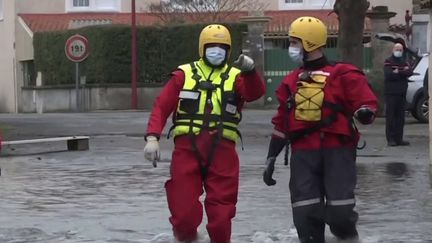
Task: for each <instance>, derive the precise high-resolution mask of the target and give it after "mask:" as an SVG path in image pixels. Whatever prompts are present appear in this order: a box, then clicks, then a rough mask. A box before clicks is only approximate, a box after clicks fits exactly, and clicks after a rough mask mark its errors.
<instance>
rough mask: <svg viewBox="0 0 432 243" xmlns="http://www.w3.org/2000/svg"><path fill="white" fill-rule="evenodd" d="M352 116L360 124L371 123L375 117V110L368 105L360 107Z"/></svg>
mask: <svg viewBox="0 0 432 243" xmlns="http://www.w3.org/2000/svg"><path fill="white" fill-rule="evenodd" d="M354 117H355V118H356V119H357V120H358V121H359V122H360V123H362V124H365V125H366V124H371V123H372V122H373V121H374V119H375V111H373V110H371V109H370V108H369V107H360V109H358V110H356V112H354Z"/></svg>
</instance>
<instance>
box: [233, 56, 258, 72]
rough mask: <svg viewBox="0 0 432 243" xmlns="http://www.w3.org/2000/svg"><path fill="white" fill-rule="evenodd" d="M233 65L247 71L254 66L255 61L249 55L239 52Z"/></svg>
mask: <svg viewBox="0 0 432 243" xmlns="http://www.w3.org/2000/svg"><path fill="white" fill-rule="evenodd" d="M234 66H236V67H237V68H238V69H240V70H241V71H242V72H248V71H252V70H253V69H254V68H255V62H254V60H252V58H250V57H249V56H246V55H245V54H240V56H239V58H238V59H237V60H235V61H234Z"/></svg>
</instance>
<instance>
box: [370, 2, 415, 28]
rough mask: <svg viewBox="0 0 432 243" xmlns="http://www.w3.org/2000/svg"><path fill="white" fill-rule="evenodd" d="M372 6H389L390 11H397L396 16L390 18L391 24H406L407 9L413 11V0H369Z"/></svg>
mask: <svg viewBox="0 0 432 243" xmlns="http://www.w3.org/2000/svg"><path fill="white" fill-rule="evenodd" d="M368 1H369V2H370V6H371V8H372V6H388V9H389V11H390V12H395V13H397V14H396V16H395V17H393V18H391V19H390V24H405V11H406V10H409V11H410V13H412V10H413V3H412V0H368Z"/></svg>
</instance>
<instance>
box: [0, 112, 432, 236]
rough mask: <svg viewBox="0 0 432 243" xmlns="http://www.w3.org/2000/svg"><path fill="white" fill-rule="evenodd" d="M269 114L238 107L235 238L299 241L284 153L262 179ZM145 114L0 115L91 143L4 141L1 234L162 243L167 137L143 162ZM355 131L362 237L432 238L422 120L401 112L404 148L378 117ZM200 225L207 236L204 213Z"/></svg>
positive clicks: (9, 130) (11, 127) (24, 130)
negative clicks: (154, 159) (270, 175)
mask: <svg viewBox="0 0 432 243" xmlns="http://www.w3.org/2000/svg"><path fill="white" fill-rule="evenodd" d="M273 112H274V111H273V110H269V111H264V110H246V111H245V112H244V116H243V121H242V125H241V126H240V130H241V131H242V135H243V143H244V145H243V146H244V150H243V151H242V150H241V146H240V145H239V146H238V152H239V154H240V160H241V169H240V175H241V178H240V193H239V203H238V204H237V216H236V218H235V219H234V221H233V242H237V243H241V242H255V243H259V242H262V243H271V242H284V243H289V242H297V240H296V230H295V228H294V225H293V222H292V217H291V203H290V197H289V189H288V182H289V167H286V166H284V165H283V154H281V155H280V156H279V157H278V161H277V164H276V172H275V175H274V178H275V179H276V180H277V184H276V186H274V187H268V186H266V185H265V184H264V183H263V181H262V171H263V168H264V166H263V165H264V159H265V156H266V154H267V146H268V142H269V136H270V134H271V131H272V129H273V127H272V126H271V124H270V119H271V116H272V115H273ZM148 115H149V113H148V112H96V113H78V114H76V113H75V114H74V113H56V114H0V127H1V130H2V134H3V135H2V136H3V139H4V140H21V139H32V138H42V137H59V136H70V135H87V136H90V150H89V151H67V149H66V142H53V143H40V144H29V145H17V146H13V147H12V146H11V147H4V148H2V150H1V156H0V168H1V176H0V242H2V243H3V242H5V243H17V242H44V243H47V242H48V243H50V242H52V243H54V242H56V243H57V242H119V243H120V242H122V243H127V242H169V241H168V239H169V238H170V235H171V232H170V231H171V226H170V224H169V221H168V217H169V211H168V209H167V203H166V198H165V191H164V183H165V181H166V180H167V179H168V178H169V162H170V158H171V151H172V147H173V144H172V140H167V139H166V138H162V139H161V149H162V161H161V162H160V163H159V165H158V167H157V168H153V167H152V165H151V164H150V163H149V162H147V161H145V160H144V156H143V153H142V148H143V146H144V143H145V142H144V139H143V136H144V133H145V128H146V122H147V118H148ZM169 126H170V124H167V127H166V128H169ZM360 130H361V132H362V134H363V136H362V139H365V140H366V141H367V146H366V148H365V149H363V150H359V151H358V155H359V157H358V185H357V190H356V193H357V207H356V209H357V211H358V213H359V215H360V219H359V224H358V228H359V233H360V235H361V239H362V242H364V243H378V242H383V243H388V242H395V243H396V242H400V243H414V242H422V243H423V242H432V231H431V229H432V189H431V181H430V175H429V160H428V146H429V145H428V143H429V140H428V139H429V138H428V124H419V123H417V122H416V121H415V120H414V119H412V118H411V117H407V124H406V126H405V134H406V138H407V140H409V141H410V142H411V146H404V147H387V145H386V141H385V136H384V119H382V118H379V119H377V121H376V123H375V124H373V125H372V126H368V127H364V126H362V127H360ZM200 231H201V232H203V233H204V234H206V231H205V220H204V222H203V224H202V225H201V227H200ZM152 239H153V240H152ZM328 239H329V241H330V242H331V241H332V239H333V238H332V237H331V235H330V234H329V235H328ZM203 242H205V240H204V241H203Z"/></svg>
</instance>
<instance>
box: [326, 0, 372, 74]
mask: <svg viewBox="0 0 432 243" xmlns="http://www.w3.org/2000/svg"><path fill="white" fill-rule="evenodd" d="M369 4H370V3H369V1H367V0H336V2H335V4H334V6H333V9H334V12H335V13H336V14H337V15H338V19H339V38H338V49H339V54H340V57H341V59H342V60H343V61H346V62H350V63H353V64H354V65H356V66H357V67H362V66H363V31H364V20H365V17H366V11H367V10H368V8H369Z"/></svg>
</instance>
